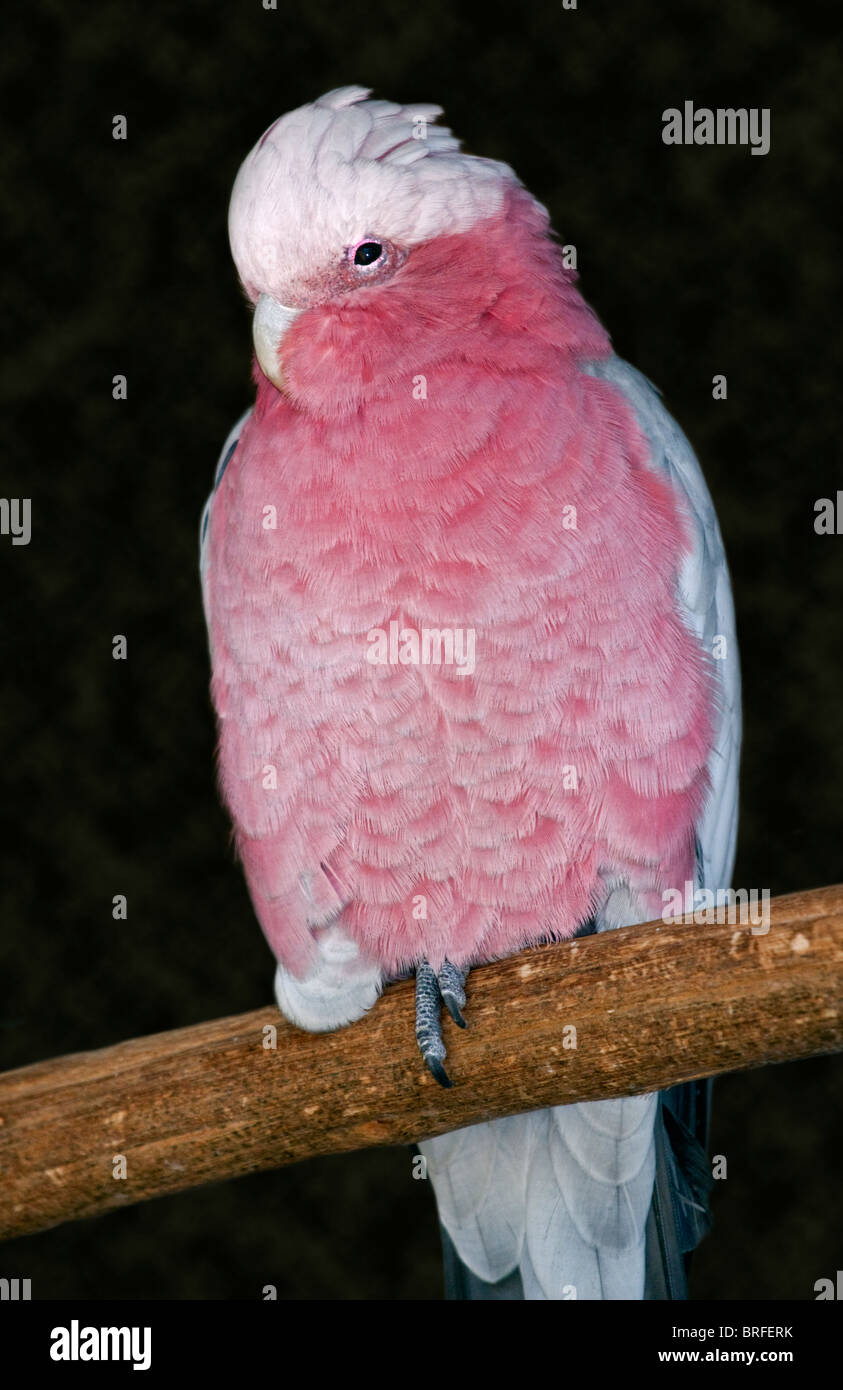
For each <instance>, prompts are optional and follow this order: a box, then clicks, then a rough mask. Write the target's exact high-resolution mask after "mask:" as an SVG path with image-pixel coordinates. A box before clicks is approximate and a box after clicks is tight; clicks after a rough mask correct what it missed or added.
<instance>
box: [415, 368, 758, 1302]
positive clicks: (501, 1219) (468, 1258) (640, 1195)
mask: <svg viewBox="0 0 843 1390" xmlns="http://www.w3.org/2000/svg"><path fill="white" fill-rule="evenodd" d="M587 370H589V371H591V372H592V374H593V375H595V376H599V377H602V378H603V379H605V380H607V381H610V382H611V383H613V384H614V385H615V386H616V387H617V388H618V389H619V390H620V391H622V392H623V394H624V396H625V397H626V399H627V400H628V402H629V404H630V405H631V407H632V409H633V411H634V413H635V415H636V418H637V420H638V423H639V426H640V428H641V430H642V432H643V433H644V434H645V435H646V437H647V438H648V440H649V442H650V454H651V466H652V467H653V468H655V469H658V470H659V471H660V472H663V473H664V474H666V475H667V476H668V477H669V479H670V481H671V483H672V485H673V487H674V489H675V492H676V495H677V496H678V497H679V499H680V501H681V503H682V505H683V508H684V510H685V512H686V514H687V518H688V520H689V522H690V525H691V532H692V545H691V548H690V550H689V552H688V554H687V555H686V556H685V559H684V562H683V564H682V566H681V572H680V575H679V583H678V598H679V602H680V604H681V608H682V611H683V613H684V616H685V620H686V622H687V623H688V625H689V626H690V628H691V629H692V631H694V632H695V633H696V635H697V637H698V639H699V641H700V642H701V644H702V645H703V646H704V647H705V649H706V651H708V652H709V654H710V655H712V656H715V657H716V658H717V665H716V669H717V671H718V672H719V675H720V679H719V682H718V711H717V720H716V734H715V739H714V743H713V746H712V750H711V754H710V757H709V764H708V770H709V775H710V779H711V792H710V795H709V798H708V801H707V803H706V806H705V808H704V812H703V816H702V819H701V822H700V825H699V826H698V829H697V839H698V847H699V853H698V865H697V873H698V878H699V881H700V886H706V887H710V888H718V887H726V886H728V884H729V880H730V877H731V872H732V866H733V862H734V855H735V842H736V835H737V803H738V761H739V755H740V735H741V716H740V669H739V663H738V651H737V642H736V638H735V617H734V608H733V604H732V595H731V587H730V583H729V573H728V569H727V565H726V557H725V552H724V549H723V542H722V538H721V535H720V528H719V526H718V523H717V517H716V515H715V512H714V506H713V503H712V501H711V497H710V495H709V492H708V488H707V486H706V483H705V479H704V478H703V475H702V471H701V469H700V466H699V463H698V462H697V459H696V457H695V455H694V452H693V450H692V449H691V446H690V444H689V443H688V441H687V439H686V438H685V436H684V434H683V433H682V431H681V430H680V429H679V427H678V426H677V425H676V423H675V422H674V420H673V419H672V418H671V416H670V415H669V414H668V412H667V411H666V410H665V408H664V406H663V405H662V403H661V400H660V397H659V395H658V393H657V391H656V390H655V388H654V387H652V386H651V385H650V383H649V382H648V381H647V379H646V378H645V377H643V376H642V375H641V373H639V372H637V371H635V369H634V368H633V367H630V366H629V365H628V364H627V363H625V362H622V361H621V360H620V359H619V358H617V357H612V358H610V359H608V360H607V361H603V362H600V363H595V364H592V365H591V366H590V367H588V368H587ZM613 897H614V902H613V903H611V904H610V903H607V904H604V909H603V911H602V912H601V914H598V923H597V925H598V929H605V928H607V927H611V926H618V925H622V924H624V923H625V922H631V921H632V920H633V917H634V904H633V903H632V901H631V900H630V898H629V896H628V895H626V894H625V893H624V892H623V890H621V891H620V892H619V893H617V894H615V895H613ZM601 919H602V920H601ZM677 1089H678V1088H677ZM673 1095H674V1093H671V1096H673ZM662 1099H663V1098H661V1097H659V1096H656V1095H646V1096H633V1097H630V1098H628V1099H626V1100H617V1101H614V1100H613V1101H596V1102H590V1103H586V1104H578V1105H570V1106H557V1107H555V1108H554V1109H552V1110H544V1111H537V1112H535V1113H533V1114H529V1115H520V1116H514V1117H510V1118H508V1119H505V1120H495V1121H492V1122H490V1123H489V1124H486V1125H478V1126H474V1127H472V1128H471V1129H468V1130H462V1131H459V1132H458V1133H456V1134H452V1135H444V1136H442V1138H440V1139H435V1140H432V1141H428V1142H426V1143H424V1144H422V1145H421V1146H420V1147H421V1150H422V1152H423V1153H424V1154H425V1156H426V1157H427V1159H428V1171H429V1172H430V1176H431V1177H432V1179H433V1182H434V1187H435V1189H436V1197H437V1203H438V1206H439V1215H440V1220H441V1222H442V1224H443V1226H444V1228H445V1230H446V1232H447V1240H446V1242H445V1249H446V1256H447V1260H448V1265H449V1268H450V1270H451V1287H452V1289H453V1290H454V1291H455V1293H454V1296H456V1297H471V1298H491V1299H497V1298H502V1297H513V1296H515V1297H517V1296H518V1293H517V1292H516V1293H515V1294H514V1295H513V1292H512V1289H513V1284H515V1285H517V1284H518V1282H519V1280H520V1289H521V1296H524V1297H526V1298H529V1299H564V1298H570V1297H576V1298H587V1299H601V1298H602V1299H616V1298H625V1297H626V1298H628V1297H637V1298H641V1297H643V1296H645V1289H646V1290H647V1292H646V1296H648V1297H653V1296H661V1294H653V1293H652V1292H650V1289H651V1287H652V1285H653V1279H652V1276H651V1268H652V1266H653V1264H654V1255H653V1252H652V1251H651V1249H650V1248H649V1247H650V1245H652V1243H653V1225H654V1222H653V1217H652V1212H651V1207H654V1206H655V1203H654V1202H653V1190H654V1180H656V1176H657V1175H658V1182H657V1190H659V1188H663V1187H664V1186H665V1181H663V1180H666V1182H667V1187H668V1188H669V1189H670V1191H669V1192H668V1194H667V1196H666V1197H665V1198H664V1200H665V1202H666V1201H668V1200H670V1201H671V1202H681V1201H683V1200H684V1201H685V1202H686V1207H688V1206H694V1205H695V1203H694V1202H693V1200H691V1197H690V1196H689V1192H690V1189H689V1188H688V1187H687V1185H686V1186H685V1187H684V1188H683V1190H682V1195H681V1196H679V1197H677V1196H676V1192H677V1190H678V1188H679V1187H680V1186H681V1184H682V1174H681V1173H679V1172H678V1171H677V1165H676V1162H675V1159H674V1156H673V1153H672V1151H670V1152H668V1151H667V1149H666V1143H665V1138H664V1133H665V1131H664V1121H663V1106H662ZM666 1152H667V1158H665V1154H666ZM666 1164H667V1165H669V1167H666V1166H665V1165H666ZM694 1195H695V1194H694ZM677 1210H678V1208H677ZM677 1222H678V1217H677ZM696 1238H698V1233H697V1234H696ZM691 1243H693V1241H692V1242H691ZM674 1244H675V1242H674ZM680 1248H681V1249H687V1248H689V1245H688V1243H686V1244H685V1245H682V1246H681V1247H680ZM657 1253H658V1252H657ZM661 1254H662V1260H663V1257H664V1252H663V1251H662V1252H661ZM679 1260H680V1261H681V1254H680V1256H679ZM455 1272H456V1273H455ZM660 1277H661V1276H660ZM666 1282H667V1280H666ZM677 1282H678V1280H677V1279H676V1278H674V1279H673V1281H672V1282H670V1283H668V1287H670V1288H672V1289H675V1288H676V1285H677ZM674 1296H676V1295H675V1294H674Z"/></svg>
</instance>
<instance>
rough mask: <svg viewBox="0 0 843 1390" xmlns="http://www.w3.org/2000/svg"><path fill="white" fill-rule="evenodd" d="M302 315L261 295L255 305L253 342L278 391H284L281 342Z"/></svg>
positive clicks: (262, 367) (264, 372)
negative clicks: (280, 353)
mask: <svg viewBox="0 0 843 1390" xmlns="http://www.w3.org/2000/svg"><path fill="white" fill-rule="evenodd" d="M300 313H301V309H288V308H287V306H286V304H279V303H278V300H277V299H273V297H272V295H271V294H262V295H261V297H260V299H259V300H258V302H257V304H256V305H255V314H254V318H253V319H252V340H253V342H254V344H255V353H256V354H257V359H258V362H259V363H260V369H261V371H262V372H263V374H264V376H265V377H268V378H269V380H270V381H271V382H272V384H273V386H277V387H278V390H279V391H283V389H284V376H283V372H282V367H281V358H280V356H279V349H280V347H281V339H282V338H283V337H284V334H285V333H286V332H287V329H288V328H289V327H290V324H291V323H292V322H293V320H294V319H296V318H298V316H299V314H300Z"/></svg>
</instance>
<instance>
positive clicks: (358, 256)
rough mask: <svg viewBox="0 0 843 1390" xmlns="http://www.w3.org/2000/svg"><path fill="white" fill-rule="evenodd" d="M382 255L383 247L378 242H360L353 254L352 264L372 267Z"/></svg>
mask: <svg viewBox="0 0 843 1390" xmlns="http://www.w3.org/2000/svg"><path fill="white" fill-rule="evenodd" d="M382 255H383V246H382V245H381V243H380V242H379V241H361V243H360V245H359V246H358V247H357V250H356V251H355V252H354V264H355V265H374V263H375V261H378V260H380V258H381V256H382Z"/></svg>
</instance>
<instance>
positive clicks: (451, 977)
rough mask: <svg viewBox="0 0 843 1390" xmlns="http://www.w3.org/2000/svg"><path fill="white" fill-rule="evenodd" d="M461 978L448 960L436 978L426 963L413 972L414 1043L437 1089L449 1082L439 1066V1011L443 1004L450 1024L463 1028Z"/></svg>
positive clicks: (441, 1056)
mask: <svg viewBox="0 0 843 1390" xmlns="http://www.w3.org/2000/svg"><path fill="white" fill-rule="evenodd" d="M465 979H466V977H465V975H464V974H463V972H462V970H459V969H458V968H457V966H456V965H452V964H451V962H450V961H449V960H446V961H445V964H444V965H443V966H442V969H441V970H440V971H439V975H438V977H437V975H436V972H435V971H434V969H433V967H432V966H430V965H428V963H427V961H426V960H425V961H422V963H421V965H420V966H419V968H418V970H417V971H416V1041H417V1043H418V1045H419V1048H420V1050H421V1054H422V1057H423V1058H424V1060H425V1065H426V1066H427V1069H428V1071H429V1072H430V1073H431V1075H432V1076H434V1077H435V1078H436V1080H437V1081H438V1082H439V1085H440V1086H446V1087H448V1086H450V1085H451V1081H450V1079H449V1077H448V1073H447V1072H446V1070H445V1068H444V1067H443V1065H442V1063H443V1061H444V1060H445V1044H444V1042H443V1040H442V1024H441V1021H440V1017H439V1012H440V1008H441V1005H442V1004H444V1005H445V1008H446V1009H447V1010H448V1013H449V1014H450V1015H451V1018H452V1019H453V1020H454V1022H455V1023H456V1024H457V1025H458V1026H459V1027H460V1028H465V1026H466V1025H465V1019H464V1018H463V1016H462V1013H461V1012H460V1010H461V1009H462V1007H463V1005H464V1004H465V989H464V988H463V986H464V985H465Z"/></svg>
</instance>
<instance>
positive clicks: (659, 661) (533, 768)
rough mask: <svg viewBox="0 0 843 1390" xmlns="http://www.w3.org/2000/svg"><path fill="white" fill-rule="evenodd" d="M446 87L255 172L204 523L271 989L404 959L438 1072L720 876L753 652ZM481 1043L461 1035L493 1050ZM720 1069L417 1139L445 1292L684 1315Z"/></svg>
mask: <svg viewBox="0 0 843 1390" xmlns="http://www.w3.org/2000/svg"><path fill="white" fill-rule="evenodd" d="M442 114H443V111H442V108H441V107H439V106H436V105H433V104H430V103H408V104H400V103H397V102H392V101H387V100H381V99H376V98H373V97H372V93H371V90H370V89H369V88H366V87H359V86H346V87H342V88H338V89H336V90H334V91H331V92H329V93H327V94H326V95H324V96H321V97H320V98H318V99H317V100H315V101H313V102H310V103H308V104H306V105H303V106H301V107H299V108H297V109H296V110H294V111H291V112H289V113H288V114H286V115H284V116H282V117H281V118H280V119H278V120H276V121H275V122H274V123H273V124H272V125H270V126H269V128H268V129H267V130H266V131H265V132H264V134H263V135H262V136H261V137H260V139H259V140H258V142H257V143H256V145H255V146H254V148H253V149H252V150H251V152H250V153H249V154H248V156H247V157H246V159H245V160H244V162H243V164H242V166H241V167H240V169H239V172H238V173H237V176H236V179H235V182H234V186H233V190H232V194H231V200H230V205H229V214H228V227H229V236H230V243H231V251H232V256H233V260H234V264H235V267H236V270H237V273H238V276H239V280H240V284H241V286H242V289H243V291H244V293H245V295H246V297H247V300H248V301H249V304H250V305H251V306H252V309H253V317H252V338H253V346H254V355H253V359H252V361H253V366H252V372H253V380H254V383H255V387H256V392H255V400H254V405H253V406H252V408H251V409H250V410H248V411H247V412H246V414H245V415H243V416H242V417H241V419H240V420H238V421H237V423H236V424H235V426H234V428H233V430H232V431H231V433H230V435H229V436H228V438H227V439H226V441H225V443H224V446H223V449H222V452H221V454H220V458H219V462H218V465H217V469H216V473H215V477H214V487H213V491H212V493H211V496H210V497H209V499H208V502H207V504H206V507H205V511H204V513H203V516H202V521H201V528H200V570H201V582H202V595H203V603H204V611H205V616H206V621H207V628H208V635H209V647H210V657H211V698H212V702H213V705H214V707H215V711H216V719H217V727H218V749H217V762H218V779H219V786H220V791H221V796H222V799H223V800H224V802H225V804H226V806H227V808H228V811H229V814H230V817H231V820H232V824H233V835H234V841H235V845H236V850H237V854H238V856H239V859H240V861H241V863H242V867H243V871H244V874H245V878H246V881H247V884H248V888H249V892H250V895H251V899H252V903H253V906H254V910H255V914H256V916H257V918H258V921H259V923H260V926H261V928H262V930H263V932H264V934H265V937H266V939H267V941H268V943H269V946H270V947H271V949H272V952H273V954H274V957H275V962H276V967H275V980H274V990H275V997H276V999H277V1003H278V1006H279V1008H280V1010H281V1011H282V1013H283V1014H284V1015H285V1016H286V1018H287V1019H289V1020H290V1021H291V1022H292V1023H293V1024H294V1025H296V1026H297V1027H299V1028H302V1029H306V1030H311V1031H327V1030H332V1029H337V1028H342V1027H346V1026H353V1025H354V1023H355V1022H356V1021H357V1020H358V1019H360V1018H361V1017H362V1016H363V1015H364V1014H365V1013H366V1012H367V1011H368V1010H369V1009H371V1008H373V1007H376V1006H377V1000H378V997H379V995H380V994H381V992H382V990H383V989H384V987H385V986H386V985H387V984H388V983H389V982H390V981H393V980H396V979H399V978H404V977H408V976H413V975H414V976H415V1000H416V1009H415V1020H413V1019H412V1018H408V1024H407V1026H408V1029H409V1028H414V1030H415V1036H416V1039H417V1042H418V1048H419V1067H420V1069H422V1070H423V1069H424V1068H426V1070H427V1072H429V1074H430V1077H431V1078H433V1082H431V1083H429V1084H433V1083H434V1082H438V1083H439V1084H441V1085H442V1086H450V1085H451V1084H457V1085H458V1084H459V1076H458V1075H457V1074H455V1073H454V1068H453V1065H452V1063H451V1062H448V1063H447V1066H446V1061H447V1059H446V1049H445V1045H444V1042H443V1035H442V1017H443V1011H444V1010H447V1012H448V1013H450V1015H451V1016H452V1017H453V1018H454V1020H455V1021H456V1023H457V1024H459V1025H460V1026H461V1027H463V1026H466V1025H468V1027H469V1030H470V1027H471V999H470V996H471V981H470V971H471V969H472V968H473V967H475V966H477V965H479V964H483V963H487V962H489V961H493V960H498V959H502V958H505V957H507V956H511V955H513V954H515V953H516V952H519V951H522V950H524V949H527V948H530V947H533V946H537V945H539V944H542V943H547V942H554V941H561V940H567V939H571V938H572V937H574V936H583V935H590V934H592V933H594V932H603V931H607V930H613V929H616V928H619V927H624V926H628V925H634V924H637V923H643V922H647V921H651V920H654V919H658V918H659V917H660V916H662V915H663V911H664V904H665V902H666V900H667V897H668V895H670V894H675V893H676V892H677V891H682V888H683V885H684V886H685V887H687V886H688V885H690V884H693V885H694V886H695V887H706V888H709V889H715V890H716V889H720V888H724V887H727V886H728V885H729V884H730V882H731V875H732V870H733V863H734V855H735V844H736V835H737V811H738V767H739V753H740V737H741V715H740V667H739V658H738V648H737V641H736V633H735V615H734V605H733V598H732V591H731V586H730V579H729V571H728V566H727V562H726V557H725V551H724V546H723V541H722V536H721V533H720V529H719V525H718V520H717V516H716V514H715V510H714V506H713V503H712V499H711V496H710V493H709V491H708V488H707V486H706V483H705V480H704V478H703V474H702V471H701V469H700V465H699V463H698V461H697V459H696V457H695V455H694V452H693V450H692V448H691V446H690V444H689V443H688V441H687V439H686V438H685V436H684V434H683V433H682V432H681V430H680V429H679V427H678V425H677V424H676V423H675V422H674V420H673V419H672V417H671V415H670V414H669V413H668V411H667V409H666V407H665V406H664V404H663V402H662V399H661V397H660V394H659V392H658V391H657V389H656V388H655V387H654V386H652V385H651V383H650V382H649V381H648V380H647V379H646V378H645V377H644V376H642V375H641V374H640V373H639V372H638V371H636V370H635V369H634V368H633V367H632V366H630V365H629V364H627V363H626V362H625V361H623V360H622V359H621V358H620V357H619V356H618V355H617V354H616V353H615V352H614V350H613V348H612V345H611V340H610V338H609V336H608V333H607V332H606V330H605V329H604V328H603V326H602V324H601V322H600V321H599V319H598V317H597V316H596V314H595V313H594V312H593V310H592V309H591V308H590V307H589V306H588V305H587V304H586V302H585V300H584V298H583V297H582V295H581V293H580V291H579V289H578V287H577V281H578V276H577V272H576V269H575V268H573V267H572V265H571V264H569V261H570V257H568V256H566V255H565V254H564V249H563V247H562V245H561V244H560V242H559V240H558V238H557V236H556V234H555V233H554V231H553V230H552V228H551V223H550V217H549V214H548V212H547V210H546V208H545V207H544V206H543V205H542V204H541V203H539V202H538V201H537V200H536V199H535V198H534V197H533V196H532V194H531V193H530V192H529V191H528V190H527V188H526V187H525V186H524V185H523V184H522V182H521V181H520V179H519V178H518V177H517V175H516V174H515V173H514V171H513V169H512V168H511V167H510V166H509V165H508V164H506V163H503V162H501V161H500V160H495V159H490V158H486V157H483V156H481V155H475V154H470V153H467V152H466V151H465V150H464V149H463V147H462V144H461V143H460V141H458V140H457V139H456V138H455V137H454V135H453V134H452V133H451V131H450V129H449V128H447V127H446V126H444V125H442V124H440V123H439V117H440V116H441V115H442ZM467 1036H470V1033H469V1035H467ZM709 1100H710V1091H709V1083H706V1082H704V1081H703V1082H691V1083H686V1084H684V1085H682V1086H675V1087H672V1088H671V1089H669V1090H667V1091H662V1092H660V1093H646V1094H643V1095H635V1096H629V1097H624V1098H621V1099H610V1100H599V1101H590V1102H587V1103H572V1104H568V1105H562V1106H556V1107H552V1108H545V1109H542V1110H538V1111H533V1112H530V1113H526V1114H523V1115H514V1116H506V1117H504V1118H500V1119H496V1120H492V1121H489V1122H486V1123H482V1124H477V1125H472V1126H468V1127H465V1128H462V1129H459V1130H456V1131H453V1132H451V1133H447V1134H444V1135H441V1136H439V1137H437V1138H433V1139H427V1140H425V1139H423V1140H422V1142H421V1143H420V1144H419V1146H418V1147H419V1150H420V1152H421V1154H422V1156H423V1158H424V1160H425V1164H426V1169H427V1175H428V1177H429V1178H430V1179H431V1180H432V1184H433V1189H434V1193H435V1197H436V1203H437V1210H438V1218H439V1223H440V1229H441V1235H442V1245H443V1253H444V1268H445V1296H446V1297H447V1298H452V1299H463V1300H478V1301H480V1300H490V1301H494V1300H526V1301H543V1300H547V1301H562V1300H567V1299H590V1300H604V1299H605V1300H618V1299H633V1300H638V1299H682V1298H686V1297H687V1296H688V1290H687V1271H688V1262H689V1258H690V1252H691V1250H692V1249H693V1248H694V1247H695V1246H696V1244H697V1243H698V1241H699V1239H700V1238H701V1237H702V1235H703V1234H705V1232H706V1231H707V1229H708V1227H709V1224H710V1209H709V1208H710V1202H709V1195H710V1189H711V1186H712V1183H711V1173H710V1170H709V1164H708V1159H707V1156H706V1143H707V1131H708V1123H709Z"/></svg>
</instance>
